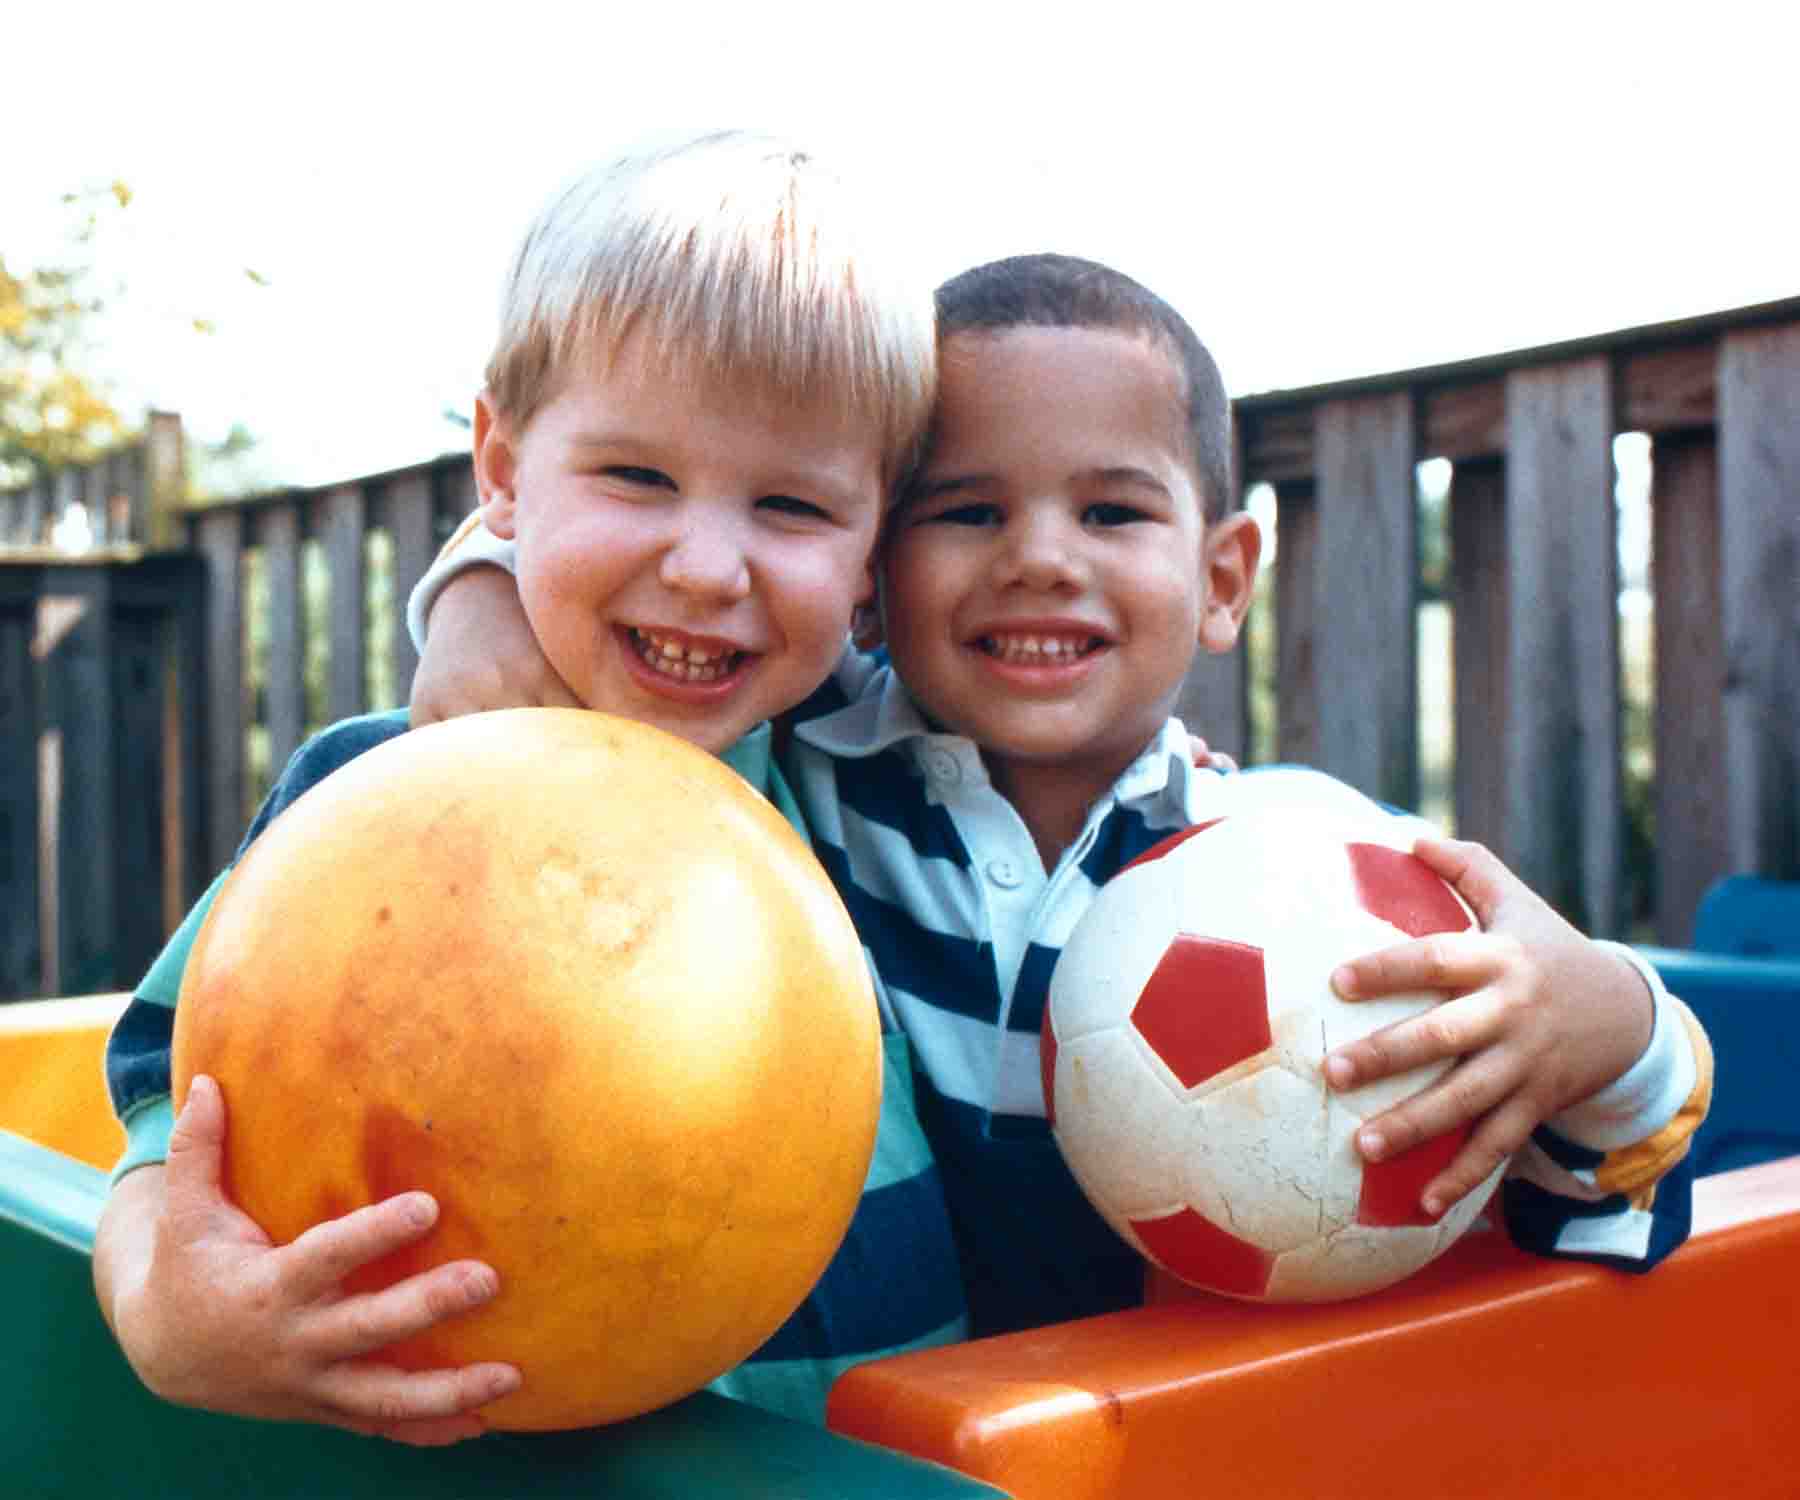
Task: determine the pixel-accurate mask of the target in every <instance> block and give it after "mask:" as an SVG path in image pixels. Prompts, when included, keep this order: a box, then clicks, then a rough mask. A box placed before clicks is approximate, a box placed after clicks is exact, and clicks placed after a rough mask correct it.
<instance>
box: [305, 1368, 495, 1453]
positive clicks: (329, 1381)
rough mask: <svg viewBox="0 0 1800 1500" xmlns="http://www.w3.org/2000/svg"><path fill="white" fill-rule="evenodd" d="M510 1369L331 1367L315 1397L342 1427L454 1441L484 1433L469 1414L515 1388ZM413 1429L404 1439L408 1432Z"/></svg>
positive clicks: (423, 1438)
mask: <svg viewBox="0 0 1800 1500" xmlns="http://www.w3.org/2000/svg"><path fill="white" fill-rule="evenodd" d="M519 1384H520V1375H519V1372H518V1371H517V1370H516V1369H515V1368H513V1366H511V1365H502V1364H480V1365H464V1366H461V1367H460V1368H457V1369H449V1370H415V1371H408V1370H401V1369H397V1368H396V1367H394V1366H393V1365H381V1364H373V1363H366V1362H359V1363H347V1364H341V1365H337V1366H334V1367H333V1368H332V1369H331V1370H329V1371H327V1372H326V1374H325V1376H324V1377H323V1379H322V1381H321V1384H320V1387H319V1393H320V1396H321V1398H322V1399H324V1400H325V1401H327V1402H329V1403H330V1404H331V1405H332V1407H333V1408H335V1410H336V1411H337V1412H339V1413H340V1414H341V1419H342V1421H343V1422H344V1424H345V1425H350V1426H354V1427H356V1428H357V1429H358V1430H359V1431H364V1432H378V1433H380V1434H381V1435H382V1436H384V1437H392V1438H397V1439H399V1440H401V1441H412V1442H419V1441H435V1442H440V1443H441V1442H446V1441H449V1442H454V1441H457V1440H458V1439H459V1438H461V1437H474V1436H477V1435H478V1434H479V1433H481V1432H482V1431H485V1424H484V1423H482V1422H481V1420H480V1418H478V1417H473V1416H472V1415H471V1414H472V1413H473V1412H474V1411H475V1410H476V1409H477V1408H478V1407H481V1406H485V1405H486V1404H487V1403H488V1402H490V1401H496V1400H498V1399H499V1398H500V1397H502V1396H507V1395H511V1394H512V1392H514V1391H516V1390H517V1389H518V1388H519ZM409 1429H411V1430H412V1431H413V1435H412V1436H410V1437H409V1436H407V1433H408V1430H409Z"/></svg>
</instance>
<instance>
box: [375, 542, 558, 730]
mask: <svg viewBox="0 0 1800 1500" xmlns="http://www.w3.org/2000/svg"><path fill="white" fill-rule="evenodd" d="M430 623H431V629H430V631H429V632H428V633H427V634H426V637H425V654H424V655H423V656H422V657H420V658H419V669H418V671H417V672H416V673H414V674H413V685H412V704H411V707H412V725H413V728H415V729H417V728H418V727H419V726H420V725H421V724H431V723H435V722H436V721H437V720H439V719H454V718H456V717H457V716H459V715H461V714H473V713H480V712H481V711H482V710H484V709H490V708H581V707H584V706H585V705H583V704H582V702H581V700H580V699H578V698H577V697H576V696H575V695H574V694H573V693H572V692H570V691H569V687H568V684H567V683H565V682H564V681H563V680H562V678H560V677H558V676H557V675H556V669H555V668H554V667H552V666H551V665H550V663H549V662H548V661H547V660H545V658H544V653H543V651H542V650H541V649H540V648H539V646H538V640H537V636H536V635H534V634H533V633H532V629H531V622H530V621H529V620H527V619H526V618H525V606H524V605H522V604H521V603H519V590H518V586H517V585H516V584H515V583H514V582H513V578H512V574H510V573H508V572H507V571H506V570H505V569H504V568H497V567H492V566H488V565H485V564H484V565H482V566H479V567H472V568H465V569H464V570H463V571H462V572H460V573H458V574H457V575H456V576H455V577H454V578H452V579H451V580H450V581H449V582H448V583H447V584H445V585H444V588H443V592H442V593H440V594H439V595H438V597H437V601H436V603H435V604H433V606H432V609H431V622H430Z"/></svg>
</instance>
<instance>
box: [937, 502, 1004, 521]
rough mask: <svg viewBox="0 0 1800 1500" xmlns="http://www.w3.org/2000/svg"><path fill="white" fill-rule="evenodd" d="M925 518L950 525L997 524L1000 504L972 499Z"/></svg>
mask: <svg viewBox="0 0 1800 1500" xmlns="http://www.w3.org/2000/svg"><path fill="white" fill-rule="evenodd" d="M924 519H925V520H926V521H927V522H938V523H941V524H945V525H950V526H997V525H999V524H1000V519H1001V518H1000V507H999V506H997V505H989V504H984V503H982V502H980V501H973V500H972V501H970V502H968V503H967V504H965V505H949V506H946V507H945V508H944V509H943V510H938V511H933V512H932V513H931V514H930V515H928V516H926V517H924Z"/></svg>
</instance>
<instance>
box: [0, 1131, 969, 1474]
mask: <svg viewBox="0 0 1800 1500" xmlns="http://www.w3.org/2000/svg"><path fill="white" fill-rule="evenodd" d="M105 1196H106V1178H105V1175H104V1174H103V1173H101V1172H99V1171H96V1170H95V1169H94V1168H92V1167H89V1166H86V1165H84V1164H83V1163H80V1162H77V1161H74V1160H72V1159H71V1158H69V1157H66V1156H63V1155H61V1154H59V1153H58V1152H55V1151H50V1150H47V1149H46V1148H44V1147H42V1146H39V1145H37V1144H36V1143H34V1142H31V1141H27V1140H25V1139H23V1138H22V1137H19V1136H16V1135H12V1134H10V1133H8V1132H5V1131H0V1287H3V1288H4V1290H3V1291H0V1296H3V1297H4V1299H5V1304H4V1306H5V1311H4V1315H3V1316H0V1328H3V1329H4V1340H3V1344H0V1347H3V1349H4V1358H3V1359H0V1387H3V1393H4V1394H3V1399H0V1494H4V1495H5V1496H7V1497H8V1500H40V1497H43V1500H48V1497H62V1496H68V1497H71V1500H75V1497H80V1500H91V1497H95V1496H109V1495H141V1496H155V1495H170V1496H182V1497H205V1496H214V1495H217V1496H227V1495H229V1496H251V1495H254V1496H259V1497H266V1500H290V1497H291V1500H300V1497H306V1500H318V1497H324V1496H331V1497H344V1500H355V1497H360V1496H369V1497H376V1496H379V1497H382V1500H412V1497H445V1496H508V1495H532V1496H537V1495H545V1496H565V1495H591V1496H608V1497H621V1500H639V1497H642V1500H648V1497H661V1496H668V1497H671V1500H674V1497H681V1500H693V1497H701V1496H715V1495H717V1496H731V1497H733V1500H738V1497H742V1500H777V1497H779V1500H815V1497H816V1500H825V1497H830V1500H843V1497H863V1496H869V1497H878V1500H879V1497H893V1500H957V1497H970V1496H984V1495H985V1496H994V1495H1000V1494H1002V1491H999V1490H996V1489H993V1488H991V1487H989V1486H987V1485H985V1484H979V1483H977V1482H976V1481H974V1480H971V1479H967V1478H965V1477H963V1476H962V1475H959V1474H957V1473H955V1472H954V1471H952V1470H950V1469H946V1468H943V1467H941V1466H939V1465H937V1464H931V1463H927V1462H924V1461H923V1460H920V1459H914V1458H909V1457H905V1456H903V1455H901V1454H897V1453H894V1452H891V1451H890V1450H888V1449H885V1448H879V1447H876V1446H874V1445H873V1444H869V1443H862V1442H857V1441H855V1440H853V1439H850V1438H843V1437H839V1436H837V1435H835V1434H833V1433H831V1432H827V1431H825V1430H824V1429H823V1428H817V1427H810V1426H807V1425H804V1424H802V1423H799V1422H791V1421H787V1420H785V1419H783V1418H781V1417H777V1416H773V1415H771V1414H769V1413H767V1412H764V1411H760V1410H758V1409H757V1408H754V1407H751V1406H746V1405H744V1404H743V1403H741V1402H737V1401H731V1400H727V1399H726V1398H725V1397H723V1396H717V1395H713V1394H712V1393H710V1392H701V1393H700V1394H698V1395H695V1396H692V1397H690V1398H688V1399H687V1400H685V1401H682V1402H679V1403H677V1404H676V1405H674V1406H671V1407H668V1408H666V1409H665V1410H663V1411H659V1412H654V1413H651V1414H650V1415H649V1416H646V1417H642V1418H639V1419H638V1420H636V1421H633V1422H626V1423H621V1424H619V1425H617V1426H614V1427H606V1428H596V1429H592V1430H585V1431H580V1432H568V1433H547V1434H531V1435H523V1434H494V1435H492V1436H489V1437H486V1438H482V1439H480V1440H478V1441H475V1442H469V1443H462V1444H458V1445H456V1446H454V1447H449V1448H406V1447H402V1446H400V1445H398V1444H394V1443H388V1442H383V1441H381V1440H379V1439H373V1438H361V1437H357V1436H355V1435H354V1434H351V1433H345V1432H338V1431H334V1430H328V1429H323V1428H316V1427H301V1426H288V1425H283V1424H279V1423H269V1422H252V1421H245V1420H241V1419H238V1418H234V1417H222V1416H216V1415H213V1414H211V1413H207V1412H198V1411H191V1410H188V1409H186V1408H182V1407H177V1406H171V1405H169V1404H167V1403H165V1402H163V1401H160V1400H158V1399H157V1398H156V1397H155V1396H152V1395H151V1394H150V1393H149V1392H148V1391H147V1390H145V1388H144V1387H143V1386H142V1385H141V1384H140V1383H139V1382H138V1380H137V1377H136V1376H135V1375H134V1374H133V1373H132V1372H131V1369H130V1367H129V1366H128V1365H127V1364H126V1363H125V1361H124V1358H123V1357H122V1356H121V1354H120V1353H119V1350H118V1346H117V1345H116V1344H115V1343H114V1341H113V1338H112V1335H111V1334H110V1333H109V1332H108V1330H107V1328H106V1325H105V1324H104V1322H102V1320H101V1318H100V1315H99V1310H98V1308H97V1306H96V1304H95V1301H94V1291H93V1283H92V1280H91V1272H90V1264H89V1255H90V1253H91V1251H92V1248H93V1239H94V1227H95V1224H96V1223H97V1221H98V1219H99V1214H100V1208H101V1205H102V1203H103V1202H104V1201H105Z"/></svg>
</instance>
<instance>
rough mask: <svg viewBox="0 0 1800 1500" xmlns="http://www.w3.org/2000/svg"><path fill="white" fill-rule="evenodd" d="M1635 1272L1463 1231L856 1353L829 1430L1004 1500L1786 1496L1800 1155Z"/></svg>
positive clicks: (1799, 1407) (1747, 1180)
mask: <svg viewBox="0 0 1800 1500" xmlns="http://www.w3.org/2000/svg"><path fill="white" fill-rule="evenodd" d="M1695 1198H1696V1201H1695V1224H1694V1234H1693V1238H1692V1240H1691V1241H1690V1242H1689V1243H1688V1244H1687V1245H1686V1246H1684V1247H1683V1248H1682V1249H1681V1250H1679V1251H1677V1252H1676V1253H1675V1254H1674V1255H1673V1256H1671V1257H1670V1258H1669V1259H1668V1260H1667V1261H1665V1262H1664V1263H1663V1264H1662V1265H1661V1266H1660V1267H1658V1269H1657V1270H1656V1271H1654V1272H1653V1273H1651V1274H1650V1275H1647V1276H1632V1275H1628V1274H1624V1273H1619V1272H1613V1271H1608V1270H1604V1269H1601V1268H1598V1267H1594V1266H1583V1265H1576V1264H1572V1263H1569V1262H1559V1261H1548V1260H1540V1259H1536V1258H1533V1257H1530V1256H1527V1255H1525V1254H1523V1253H1522V1252H1520V1251H1517V1250H1515V1249H1514V1248H1513V1247H1512V1246H1511V1244H1510V1243H1508V1242H1507V1241H1506V1240H1505V1238H1504V1236H1503V1235H1501V1234H1499V1233H1497V1232H1483V1233H1477V1234H1475V1235H1472V1236H1470V1237H1469V1238H1467V1239H1465V1240H1464V1241H1463V1242H1462V1243H1461V1244H1460V1245H1458V1246H1456V1247H1454V1248H1453V1249H1452V1250H1451V1251H1450V1252H1449V1254H1447V1255H1446V1256H1445V1257H1444V1258H1443V1259H1441V1260H1440V1261H1438V1262H1437V1263H1436V1264H1435V1265H1433V1266H1430V1267H1428V1268H1427V1269H1426V1270H1425V1271H1423V1272H1421V1273H1420V1274H1419V1275H1418V1276H1416V1277H1414V1278H1413V1279H1411V1280H1410V1281H1407V1282H1405V1283H1402V1284H1401V1285H1400V1286H1398V1287H1395V1288H1392V1289H1390V1290H1388V1291H1386V1292H1383V1293H1380V1294H1377V1295H1375V1296H1371V1297H1367V1298H1363V1299H1361V1300H1358V1301H1353V1302H1348V1303H1339V1304H1332V1305H1324V1306H1314V1307H1273V1306H1268V1307H1265V1306H1257V1305H1250V1304H1243V1303H1236V1302H1231V1301H1228V1300H1225V1299H1222V1298H1215V1297H1209V1296H1206V1295H1205V1294H1202V1293H1189V1292H1186V1291H1185V1289H1179V1288H1176V1289H1174V1290H1171V1287H1172V1284H1167V1283H1165V1284H1162V1285H1161V1286H1159V1288H1158V1289H1157V1291H1156V1293H1155V1294H1154V1296H1153V1299H1152V1300H1153V1302H1154V1303H1155V1305H1151V1306H1146V1307H1144V1308H1141V1309H1134V1310H1132V1311H1129V1312H1121V1313H1115V1314H1111V1315H1109V1316H1106V1317H1101V1318H1090V1319H1085V1320H1082V1321H1080V1322H1074V1323H1066V1324H1061V1325H1057V1326H1053V1327H1048V1328H1043V1329H1038V1330H1034V1331H1032V1332H1028V1333H1021V1334H1013V1335H1009V1336H1006V1337H1004V1338H994V1339H983V1340H979V1341H976V1342H973V1343H968V1344H963V1345H960V1346H956V1347H952V1348H947V1349H936V1350H931V1351H927V1352H923V1353H918V1354H909V1355H901V1356H898V1357H896V1358H893V1359H888V1360H882V1361H878V1362H876V1363H873V1364H868V1365H863V1366H860V1367H858V1368H856V1369H853V1370H851V1371H849V1372H848V1373H847V1374H845V1375H844V1376H843V1377H842V1378H841V1379H840V1380H839V1381H838V1383H837V1385H836V1387H835V1388H834V1389H833V1392H832V1397H831V1406H830V1414H829V1419H828V1420H829V1423H830V1425H831V1427H832V1428H833V1429H835V1430H836V1431H838V1432H841V1433H844V1434H846V1435H848V1436H853V1437H859V1438H863V1439H866V1440H868V1441H871V1442H876V1443H880V1444H883V1445H885V1446H888V1447H893V1448H898V1449H901V1450H903V1451H905V1452H908V1453H912V1454H915V1455H917V1456H919V1457H922V1458H930V1459H934V1460H936V1461H937V1462H939V1463H943V1464H948V1465H950V1466H951V1467H953V1468H957V1469H960V1470H962V1471H963V1472H964V1473H967V1474H969V1475H971V1476H974V1477H976V1478H979V1479H983V1480H986V1481H987V1482H988V1483H990V1484H994V1485H997V1486H999V1487H1000V1488H1002V1489H1005V1490H1007V1491H1009V1492H1010V1493H1011V1494H1013V1495H1015V1496H1016V1497H1018V1500H1090V1497H1091V1500H1100V1497H1130V1500H1158V1497H1169V1500H1211V1497H1218V1496H1237V1495H1255V1496H1258V1497H1280V1496H1307V1497H1312V1496H1370V1495H1380V1496H1382V1497H1384V1500H1404V1497H1412V1496H1417V1497H1428V1500H1442V1497H1444V1496H1450V1495H1454V1496H1458V1497H1462V1496H1477V1495H1505V1496H1519V1495H1534V1496H1535V1495H1541V1496H1549V1497H1566V1496H1586V1495H1593V1496H1608V1497H1613V1496H1619V1495H1631V1496H1633V1497H1636V1500H1646V1497H1657V1496H1667V1497H1671V1500H1676V1497H1679V1500H1692V1497H1694V1496H1696V1495H1730V1496H1733V1497H1734V1500H1744V1497H1750V1496H1787V1497H1791V1496H1793V1495H1795V1494H1800V1465H1797V1464H1796V1460H1795V1459H1794V1456H1793V1452H1792V1443H1791V1440H1789V1439H1787V1438H1785V1437H1782V1436H1780V1434H1787V1433H1792V1432H1794V1431H1796V1430H1800V1157H1790V1158H1784V1159H1782V1160H1779V1161H1774V1162H1768V1163H1765V1164H1762V1165H1758V1166H1751V1167H1745V1168H1742V1169H1740V1170H1738V1171H1735V1172H1729V1173H1723V1174H1721V1175H1719V1176H1716V1177H1711V1178H1703V1179H1701V1180H1700V1182H1699V1183H1698V1184H1697V1187H1696V1194H1695Z"/></svg>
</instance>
